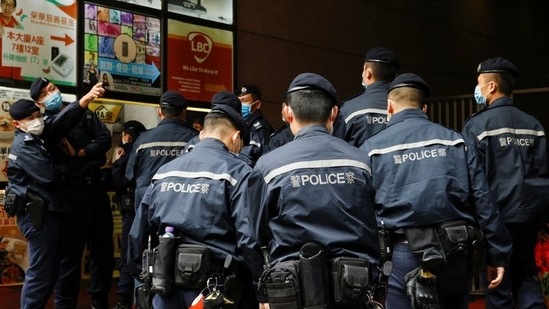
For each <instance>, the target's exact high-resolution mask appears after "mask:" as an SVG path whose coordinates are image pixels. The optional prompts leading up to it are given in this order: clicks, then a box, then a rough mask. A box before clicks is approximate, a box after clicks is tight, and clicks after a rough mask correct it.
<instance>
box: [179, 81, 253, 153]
mask: <svg viewBox="0 0 549 309" xmlns="http://www.w3.org/2000/svg"><path fill="white" fill-rule="evenodd" d="M235 99H236V100H235ZM217 105H228V106H230V107H231V108H233V109H234V110H235V111H236V112H238V113H240V110H241V108H242V103H241V102H240V100H239V99H238V97H236V96H235V95H234V94H232V93H230V92H228V91H219V92H217V93H215V94H214V95H213V96H212V102H211V108H214V107H216V106H217ZM199 142H200V136H199V135H196V136H195V137H193V138H191V139H190V140H189V142H188V143H187V146H186V147H185V152H189V151H191V150H192V149H193V148H194V146H196V144H198V143H199ZM242 158H243V159H246V158H244V157H242Z"/></svg>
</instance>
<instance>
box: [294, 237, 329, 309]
mask: <svg viewBox="0 0 549 309" xmlns="http://www.w3.org/2000/svg"><path fill="white" fill-rule="evenodd" d="M326 271H327V268H326V255H325V253H324V250H323V249H322V247H321V246H320V245H318V244H315V243H307V244H305V245H304V246H303V247H302V248H301V252H300V259H299V277H300V279H301V287H302V288H301V296H302V299H303V308H311V309H312V308H315V309H321V308H328V300H327V299H326V296H327V295H328V293H327V292H328V287H327V286H326V282H327V280H326V279H327V278H328V276H327V274H326Z"/></svg>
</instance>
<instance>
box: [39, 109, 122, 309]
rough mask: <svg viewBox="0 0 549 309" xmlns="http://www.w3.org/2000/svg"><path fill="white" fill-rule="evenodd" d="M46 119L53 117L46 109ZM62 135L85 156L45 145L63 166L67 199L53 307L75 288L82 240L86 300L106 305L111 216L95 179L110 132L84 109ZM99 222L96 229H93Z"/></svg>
mask: <svg viewBox="0 0 549 309" xmlns="http://www.w3.org/2000/svg"><path fill="white" fill-rule="evenodd" d="M45 114H46V116H45V117H46V118H49V117H55V116H53V114H54V112H52V111H48V110H46V113H45ZM64 137H65V138H66V139H67V140H68V142H69V143H70V145H72V147H73V148H74V149H75V151H78V150H80V149H83V150H84V152H85V156H83V157H76V156H72V157H71V156H68V155H66V154H65V153H63V152H61V151H59V148H58V147H57V146H56V145H50V146H49V147H48V149H51V151H52V154H53V155H54V160H55V161H58V162H61V163H62V164H63V165H64V166H65V167H66V172H65V177H66V178H67V181H68V184H69V192H70V201H71V206H72V210H71V218H70V222H69V228H70V233H69V234H70V237H69V241H70V246H68V247H67V252H66V253H65V256H64V257H63V261H62V264H61V272H60V276H59V280H58V282H57V285H56V288H55V291H56V299H55V303H56V306H57V307H58V308H73V307H74V306H76V304H77V301H78V295H79V293H80V288H79V285H80V277H81V260H82V255H83V254H84V248H85V247H86V244H87V246H88V249H89V251H90V283H89V286H88V292H89V293H90V295H91V298H92V301H93V302H94V303H97V304H98V305H97V306H101V307H102V308H106V307H107V301H108V295H109V291H110V289H111V284H112V270H113V268H114V245H113V241H112V235H113V219H112V211H111V207H110V200H109V197H108V195H107V192H106V188H105V187H103V186H102V184H101V166H103V165H104V164H105V162H106V153H107V151H108V150H109V149H110V148H111V135H110V132H109V130H108V129H107V127H106V126H105V124H103V122H102V121H101V120H99V118H97V116H96V115H95V114H94V113H93V112H92V111H90V110H86V112H85V113H84V115H83V116H82V117H80V121H79V122H78V123H77V124H76V125H74V126H73V127H72V128H71V129H70V130H68V131H67V132H65V135H64ZM98 226H100V227H101V228H97V227H98Z"/></svg>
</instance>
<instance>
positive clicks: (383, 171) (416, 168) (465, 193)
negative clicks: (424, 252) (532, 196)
mask: <svg viewBox="0 0 549 309" xmlns="http://www.w3.org/2000/svg"><path fill="white" fill-rule="evenodd" d="M400 87H412V88H417V89H420V90H421V91H423V93H424V95H425V96H428V94H429V88H428V86H427V84H426V83H425V82H424V81H423V80H422V79H421V78H420V77H419V76H417V75H415V74H411V73H408V74H402V75H400V76H398V77H397V78H396V79H395V80H394V81H393V82H392V84H391V87H390V90H389V91H392V90H394V89H397V88H400ZM418 104H419V103H418ZM360 149H361V150H363V151H365V152H366V154H367V157H368V158H369V162H368V164H371V167H372V182H373V185H374V188H375V190H376V193H375V202H376V215H377V219H378V222H381V221H383V224H384V227H385V228H386V229H387V230H389V231H391V232H393V234H394V239H395V242H396V243H395V246H394V249H393V256H392V261H393V265H394V268H393V272H392V273H391V275H390V278H389V294H388V298H387V306H388V307H389V308H412V306H411V302H410V298H409V297H408V296H407V290H406V284H405V282H404V276H405V275H406V274H408V273H409V272H411V271H412V270H413V269H415V268H417V267H418V266H419V265H420V262H419V259H418V258H417V257H416V256H414V255H413V254H412V251H411V248H410V245H409V244H408V242H407V241H405V240H404V239H405V238H404V235H403V234H402V231H403V229H406V228H415V227H433V226H438V225H440V224H442V223H445V222H450V221H456V220H459V221H464V222H465V224H467V225H472V226H476V225H477V224H478V226H479V227H480V229H481V230H482V231H483V232H484V235H485V239H486V241H487V244H488V246H487V252H488V254H487V255H488V264H489V265H492V266H503V265H504V264H505V261H506V259H507V257H508V255H509V253H510V250H511V242H510V238H509V234H508V232H507V230H506V229H505V226H504V225H503V222H502V220H501V218H500V216H499V214H498V210H497V208H496V207H495V205H494V203H493V201H492V199H491V196H490V193H489V191H488V187H487V184H486V181H485V179H484V178H483V173H482V169H481V168H480V165H479V164H478V160H477V158H476V156H475V154H474V153H473V152H471V151H469V150H468V149H467V148H466V146H465V142H464V140H463V137H462V136H461V135H460V134H459V133H457V132H454V131H452V130H449V129H447V128H444V127H443V126H440V125H438V124H435V123H432V122H431V121H430V120H429V119H428V117H427V115H426V114H425V113H424V112H423V111H422V110H421V109H419V108H408V109H403V110H401V111H399V112H397V113H395V114H394V115H392V116H391V118H390V120H389V122H388V125H387V128H385V129H384V130H382V131H380V132H379V133H377V134H375V135H373V136H371V137H370V138H369V139H367V140H366V141H365V142H364V144H363V145H362V146H361V147H360ZM464 258H465V259H464ZM465 269H467V260H466V257H461V258H460V257H459V256H458V258H456V257H452V258H450V256H448V257H447V263H446V264H444V265H442V266H440V267H438V268H436V269H435V270H434V273H435V274H436V275H437V276H438V282H437V284H436V289H437V291H438V293H439V301H440V305H441V308H467V306H468V300H467V296H468V292H469V281H470V280H469V279H470V277H469V275H468V272H467V271H465ZM452 270H455V271H452Z"/></svg>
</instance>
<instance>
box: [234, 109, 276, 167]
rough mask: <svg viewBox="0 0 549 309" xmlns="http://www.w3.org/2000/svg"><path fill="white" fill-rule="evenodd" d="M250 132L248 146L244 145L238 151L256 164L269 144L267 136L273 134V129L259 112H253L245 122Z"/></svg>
mask: <svg viewBox="0 0 549 309" xmlns="http://www.w3.org/2000/svg"><path fill="white" fill-rule="evenodd" d="M247 124H248V130H249V131H250V144H249V145H246V146H245V147H244V148H242V150H241V151H240V154H241V155H243V156H245V157H247V158H249V159H250V160H251V161H252V162H257V160H258V159H259V157H261V155H263V153H264V152H265V150H266V149H267V145H268V144H269V136H271V134H272V133H273V127H271V125H270V124H269V122H267V120H266V119H265V118H264V117H263V113H262V112H261V111H260V110H257V111H255V112H254V113H253V114H252V116H250V119H248V121H247Z"/></svg>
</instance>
